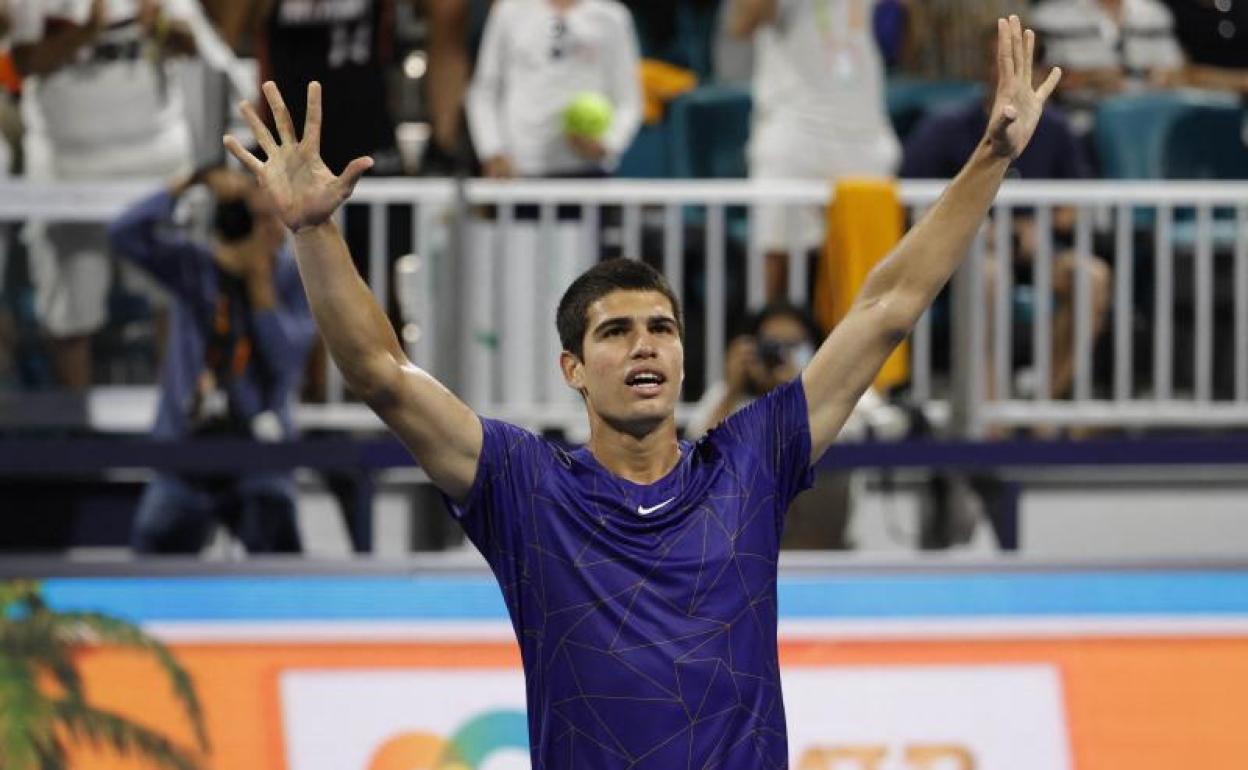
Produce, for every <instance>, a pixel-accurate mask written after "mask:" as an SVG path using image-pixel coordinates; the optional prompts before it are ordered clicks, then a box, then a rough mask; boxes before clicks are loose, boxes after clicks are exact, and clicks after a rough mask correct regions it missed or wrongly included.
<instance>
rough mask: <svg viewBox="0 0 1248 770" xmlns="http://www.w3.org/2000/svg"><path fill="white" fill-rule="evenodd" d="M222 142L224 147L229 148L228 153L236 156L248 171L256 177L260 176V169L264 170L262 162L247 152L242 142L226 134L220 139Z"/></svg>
mask: <svg viewBox="0 0 1248 770" xmlns="http://www.w3.org/2000/svg"><path fill="white" fill-rule="evenodd" d="M222 143H223V144H225V149H227V150H229V151H230V154H231V155H233V156H234V157H235V158H238V162H239V163H242V164H243V167H244V168H246V169H247V170H248V171H250V172H251V173H253V174H255V175H256V176H257V177H258V176H260V173H261V172H262V171H264V164H263V163H261V162H260V161H259V159H257V158H256V156H255V155H252V154H251V153H250V152H248V151H247V149H246V148H245V147H243V145H242V143H241V142H239V141H238V140H237V139H235V138H234V137H232V136H227V137H225V138H224V139H223V140H222Z"/></svg>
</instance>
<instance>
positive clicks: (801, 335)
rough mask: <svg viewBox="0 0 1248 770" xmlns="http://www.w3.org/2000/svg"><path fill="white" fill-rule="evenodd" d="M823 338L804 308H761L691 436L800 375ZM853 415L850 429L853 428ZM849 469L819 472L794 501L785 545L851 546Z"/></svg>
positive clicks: (731, 350) (732, 350)
mask: <svg viewBox="0 0 1248 770" xmlns="http://www.w3.org/2000/svg"><path fill="white" fill-rule="evenodd" d="M820 339H822V335H820V334H819V333H818V331H817V329H816V328H815V325H814V322H813V321H812V320H811V319H810V317H809V316H808V315H807V314H806V313H805V312H803V311H802V310H801V309H799V308H797V307H795V306H793V305H789V304H786V303H774V304H771V305H768V306H767V307H765V308H763V309H762V310H761V311H760V312H759V314H758V315H757V316H756V317H755V318H754V319H753V322H752V323H751V325H750V332H749V333H748V334H744V335H741V336H739V337H737V338H736V339H734V340H733V341H732V342H731V343H730V344H729V345H728V351H727V354H726V356H725V360H724V381H723V382H719V383H715V384H713V385H711V386H710V387H708V388H707V389H706V393H705V395H703V397H702V400H701V401H700V402H699V403H698V408H697V410H696V412H695V413H694V416H693V418H692V419H691V420H690V421H689V427H688V435H689V437H690V438H697V437H700V436H701V435H702V434H704V433H706V432H708V431H710V430H711V429H713V428H714V427H715V426H716V425H719V424H720V423H721V422H723V421H724V419H725V418H727V417H728V416H729V415H732V414H734V413H735V412H737V411H738V410H740V409H742V408H744V407H746V406H748V405H749V404H750V403H751V402H753V401H754V400H755V399H757V398H759V397H760V396H763V395H765V394H767V393H769V392H771V391H772V390H774V389H775V388H777V387H779V386H781V385H783V384H785V383H786V382H789V381H790V380H792V379H794V378H795V377H797V376H798V374H799V373H800V372H801V371H802V368H803V367H805V366H806V364H807V363H809V362H810V359H811V357H812V356H814V353H815V349H816V345H817V341H818V340H820ZM854 422H855V421H854V420H852V419H851V421H850V423H849V424H847V425H846V432H847V433H853V432H854V427H853V424H854ZM849 507H850V506H849V474H848V473H817V474H816V476H815V483H814V486H813V487H812V488H811V489H810V490H808V491H807V492H804V493H803V494H801V495H799V496H798V498H797V499H796V500H794V501H793V505H792V507H791V508H790V509H789V514H788V517H787V520H786V524H785V531H784V537H783V539H782V540H781V543H780V545H781V547H782V548H786V549H838V550H843V549H848V548H851V547H852V544H851V543H850V542H849V540H848V539H847V537H846V526H847V524H848V522H849Z"/></svg>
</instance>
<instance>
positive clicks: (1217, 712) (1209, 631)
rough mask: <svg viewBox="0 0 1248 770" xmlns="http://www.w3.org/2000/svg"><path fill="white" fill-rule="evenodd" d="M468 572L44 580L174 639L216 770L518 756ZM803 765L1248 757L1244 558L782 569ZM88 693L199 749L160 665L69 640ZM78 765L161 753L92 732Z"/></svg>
mask: <svg viewBox="0 0 1248 770" xmlns="http://www.w3.org/2000/svg"><path fill="white" fill-rule="evenodd" d="M497 590H498V589H497V587H496V586H494V585H493V583H492V581H491V580H490V579H489V577H488V576H481V577H480V578H477V577H467V578H466V577H455V578H446V577H424V578H420V577H417V578H413V577H394V578H388V577H387V578H379V577H376V576H371V577H363V576H357V577H334V578H327V577H309V578H291V577H284V578H254V579H253V578H196V579H177V578H172V579H171V578H160V579H158V578H115V579H98V580H81V579H78V580H75V579H64V580H53V581H46V582H45V584H44V586H43V591H44V593H45V596H46V600H47V602H48V604H49V606H50V607H52V608H53V609H54V610H55V611H61V612H66V613H69V612H75V611H78V610H83V609H90V610H92V611H95V612H101V613H106V614H109V615H111V616H114V617H117V618H121V619H124V620H125V621H126V622H130V623H134V624H135V626H136V627H138V628H142V629H143V630H144V631H146V632H148V633H151V634H153V635H154V636H156V637H157V638H160V639H162V640H163V641H164V642H166V643H167V644H169V645H170V647H171V650H172V652H173V655H174V657H175V659H176V660H177V661H178V663H179V664H180V665H182V666H183V667H184V668H185V669H186V671H187V672H188V673H189V675H190V678H191V681H192V682H193V684H194V688H195V691H196V693H197V695H198V697H199V699H200V701H201V703H202V705H203V712H204V719H205V722H206V726H207V731H208V734H209V737H210V739H211V750H210V752H209V753H208V754H207V755H206V756H205V758H204V767H205V768H211V769H212V770H233V769H234V768H248V769H249V770H250V769H252V768H254V769H255V770H527V768H528V753H527V721H526V719H525V691H524V681H523V676H522V673H521V669H520V662H519V653H518V651H517V647H516V644H515V641H514V639H513V638H512V637H511V630H510V627H509V625H508V623H507V619H506V614H505V610H504V609H503V606H502V602H501V599H499V598H498V596H497ZM779 593H780V604H781V614H782V619H781V637H780V638H781V645H780V656H781V668H782V676H783V684H784V695H785V708H786V714H787V718H788V730H789V738H790V765H791V767H793V768H794V770H996V768H1008V770H1122V769H1123V768H1130V769H1131V770H1163V769H1164V770H1172V769H1173V768H1175V767H1192V768H1195V767H1199V768H1201V770H1242V768H1244V767H1245V766H1248V765H1246V764H1245V763H1246V762H1248V730H1244V729H1243V724H1242V721H1243V720H1242V715H1243V714H1245V713H1248V574H1245V573H1238V572H1219V573H1200V572H1174V573H1166V574H1162V573H1160V572H1156V573H1155V572H1146V571H1140V572H1134V573H1127V572H1105V573H1095V572H1084V573H1052V574H1044V575H1039V574H1037V575H1027V574H1000V575H991V576H989V575H982V574H970V573H968V574H962V575H956V574H955V575H949V574H936V573H934V574H932V575H923V576H916V575H912V574H911V575H887V574H873V575H862V576H853V577H845V576H837V577H826V578H808V577H802V578H792V579H782V581H781V584H780V590H779ZM76 663H77V667H78V669H79V673H80V674H81V676H82V679H83V682H84V689H85V691H86V692H87V693H89V696H90V698H91V699H92V704H93V705H94V706H97V707H99V708H101V709H107V710H110V711H113V712H115V713H117V714H121V715H124V716H126V717H127V718H130V719H132V720H133V721H134V722H135V723H138V724H142V725H144V726H146V727H148V728H150V729H152V730H155V731H157V732H159V733H160V734H162V735H165V736H167V737H168V738H169V739H170V740H171V741H173V742H175V743H176V744H178V745H183V746H193V745H194V733H193V731H192V729H191V726H190V724H189V723H188V721H187V719H186V718H185V715H184V712H183V710H182V709H181V708H180V707H179V701H178V699H177V696H176V693H175V691H174V689H173V688H172V687H171V686H170V684H169V683H168V681H167V678H166V677H165V676H164V675H163V674H162V670H161V668H160V665H159V661H157V660H155V659H153V657H152V656H150V655H146V654H143V652H142V651H136V650H134V649H127V648H122V647H116V646H112V645H105V646H95V647H88V648H85V649H83V650H81V651H80V652H79V653H78V655H77V657H76ZM70 748H71V754H72V756H73V762H72V763H71V764H72V766H73V767H75V768H88V769H90V770H95V769H97V768H98V769H99V770H114V769H116V770H131V769H132V768H134V769H137V768H139V767H147V766H150V765H148V764H145V763H143V762H142V761H140V758H138V757H133V756H132V757H130V758H118V757H117V756H115V755H114V754H112V753H110V752H107V751H103V750H100V749H98V748H96V749H93V748H92V747H91V746H90V745H89V743H88V742H83V741H79V742H76V743H74V744H73V745H72V746H71V747H70Z"/></svg>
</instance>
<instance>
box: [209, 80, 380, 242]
mask: <svg viewBox="0 0 1248 770" xmlns="http://www.w3.org/2000/svg"><path fill="white" fill-rule="evenodd" d="M263 90H264V96H265V98H266V99H267V100H268V102H269V109H270V110H271V111H272V113H273V121H274V123H275V124H276V125H277V139H274V138H273V134H272V133H270V132H269V129H268V128H267V127H266V126H265V125H264V122H263V121H261V120H260V116H259V115H257V114H256V110H255V108H254V107H252V106H251V105H250V104H248V103H246V102H244V103H243V104H242V105H241V106H240V108H239V110H240V112H241V113H242V115H243V119H244V120H246V121H247V124H248V125H249V126H251V133H252V136H254V137H255V139H256V143H257V144H259V145H260V149H262V150H264V154H265V157H266V160H265V161H263V162H261V161H260V160H259V159H257V158H256V157H255V156H254V155H252V154H251V153H250V152H248V151H247V150H246V149H245V148H244V147H243V145H242V144H241V143H240V142H239V141H238V140H237V139H235V138H234V137H232V136H227V137H225V147H226V149H228V150H229V151H230V152H231V153H232V154H233V155H234V157H236V158H238V160H239V161H240V162H241V163H242V164H243V166H245V167H246V168H247V169H248V170H249V171H251V172H252V173H253V174H255V175H256V179H257V180H258V181H259V182H260V185H261V186H262V187H263V188H264V189H265V190H267V191H268V193H269V195H270V196H272V198H273V203H274V205H275V206H276V207H277V211H278V215H279V216H280V217H281V218H282V221H283V222H285V223H286V226H287V227H289V228H290V229H291V230H292V231H298V230H301V229H303V228H305V227H311V226H314V225H319V224H321V223H322V222H325V221H326V220H328V219H329V217H330V216H331V215H333V213H334V211H335V210H336V209H337V208H338V207H339V206H341V205H342V203H343V201H345V200H346V199H347V198H349V197H350V196H351V191H352V190H353V189H355V185H356V183H357V182H359V181H360V177H361V176H363V174H364V172H365V171H368V170H369V169H370V168H372V166H373V161H372V159H371V158H356V159H355V160H353V161H351V163H349V164H348V165H347V168H346V169H345V170H344V171H343V172H342V175H341V176H334V173H333V172H332V171H330V170H329V168H328V167H327V166H326V165H325V162H324V161H323V160H321V84H320V83H317V82H312V83H309V84H308V111H307V119H306V120H305V121H304V126H303V138H302V139H297V138H296V137H295V127H294V124H293V122H292V121H291V119H290V110H288V109H287V108H286V102H285V101H284V100H283V99H282V94H281V92H280V91H278V89H277V85H276V84H274V83H273V82H272V81H269V82H267V83H265V84H264V87H263Z"/></svg>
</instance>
